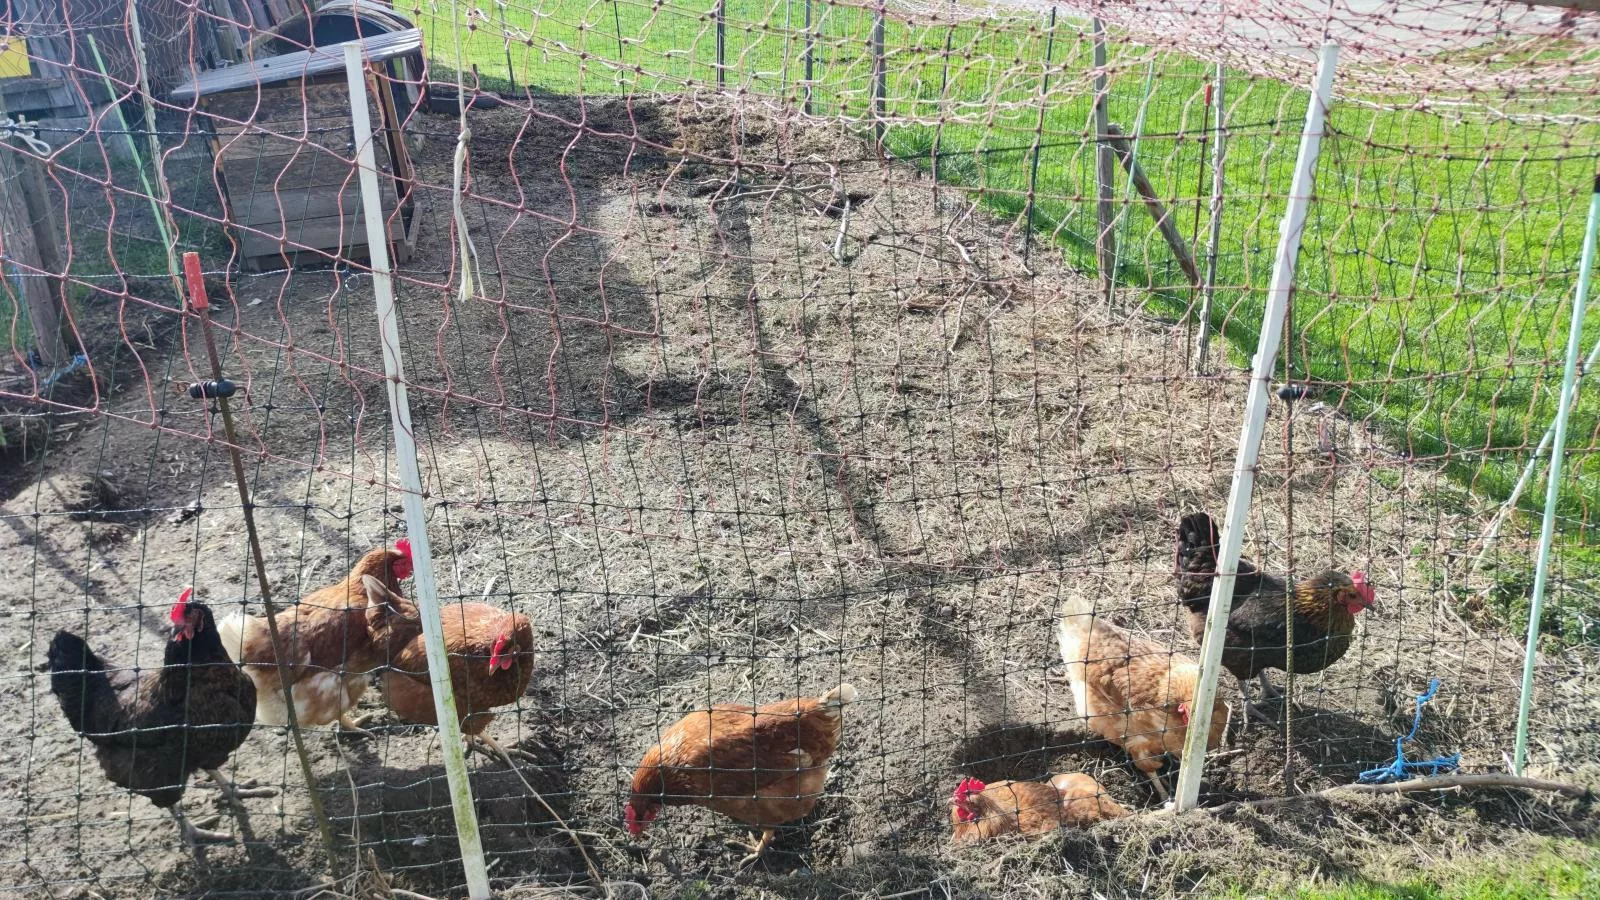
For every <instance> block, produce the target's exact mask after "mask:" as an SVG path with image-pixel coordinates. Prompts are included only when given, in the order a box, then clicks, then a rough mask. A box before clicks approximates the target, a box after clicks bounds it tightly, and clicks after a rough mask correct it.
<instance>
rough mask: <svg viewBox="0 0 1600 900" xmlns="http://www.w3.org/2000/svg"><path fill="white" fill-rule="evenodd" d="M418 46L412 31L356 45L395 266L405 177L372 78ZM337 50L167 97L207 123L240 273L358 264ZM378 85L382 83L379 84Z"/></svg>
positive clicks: (359, 237) (407, 214)
mask: <svg viewBox="0 0 1600 900" xmlns="http://www.w3.org/2000/svg"><path fill="white" fill-rule="evenodd" d="M420 46H421V34H420V32H418V31H416V30H415V29H411V30H410V31H407V32H401V33H397V34H394V35H383V36H379V37H376V38H373V39H371V40H368V41H365V42H364V46H363V50H364V51H365V58H366V60H367V78H366V82H365V85H366V92H365V100H366V103H367V112H368V116H369V118H370V120H371V122H372V128H373V154H374V156H375V158H376V164H377V167H378V188H379V194H380V196H381V203H382V207H383V217H384V221H385V222H386V223H387V228H388V237H389V241H390V245H391V248H392V251H391V254H390V258H391V260H393V261H394V262H395V263H404V262H407V261H408V260H410V258H411V254H412V252H413V251H414V250H415V249H416V239H417V226H418V224H419V218H420V217H419V216H418V210H417V204H416V200H415V197H414V196H413V187H414V184H415V179H414V177H413V174H414V173H413V170H412V166H411V158H410V155H409V153H408V151H407V146H406V141H405V134H404V131H403V125H402V121H401V119H400V116H399V114H398V113H397V111H396V109H395V106H394V100H393V93H392V91H391V90H389V89H388V87H387V82H383V81H382V80H381V79H380V78H379V77H378V73H379V72H380V71H382V70H383V69H382V67H383V63H384V61H385V60H386V59H388V58H391V56H390V54H399V53H404V52H409V51H410V50H414V49H416V48H420ZM342 60H343V47H342V45H340V46H336V47H331V48H318V49H314V50H310V51H301V52H298V53H291V54H284V55H282V56H274V57H267V58H264V59H259V60H256V61H253V62H251V63H246V64H243V65H238V66H233V67H229V68H226V69H218V70H212V71H209V72H205V73H202V74H201V75H200V76H199V77H198V78H197V79H195V81H193V82H190V83H188V84H185V85H183V86H181V87H179V88H178V89H176V90H175V91H173V93H172V97H173V99H174V101H176V102H178V103H184V102H193V103H196V104H197V106H198V109H199V111H200V112H201V113H203V114H204V115H205V116H206V118H207V119H208V120H209V121H210V123H211V130H212V134H213V138H212V150H213V155H214V165H215V168H216V172H217V180H218V183H219V184H220V185H221V186H222V191H223V201H224V203H225V205H226V206H227V210H228V220H229V222H230V223H231V224H232V226H233V231H234V234H235V236H236V237H237V239H238V241H239V246H240V255H241V256H242V257H243V260H244V265H245V266H246V267H248V268H252V269H257V270H259V269H262V268H272V267H277V266H280V265H283V264H284V262H285V261H286V260H287V262H288V264H289V265H296V264H299V263H305V264H309V265H317V264H326V263H327V262H328V261H329V257H332V256H338V257H344V258H356V259H361V258H370V252H369V248H368V246H367V229H366V218H365V215H364V213H363V210H362V206H361V203H362V198H361V182H360V172H359V169H358V167H357V165H356V159H355V156H356V148H355V140H354V130H353V128H352V125H351V118H350V92H349V89H348V87H347V85H346V81H345V75H344V66H343V62H342ZM380 85H382V87H380Z"/></svg>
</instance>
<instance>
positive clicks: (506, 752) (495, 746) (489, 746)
mask: <svg viewBox="0 0 1600 900" xmlns="http://www.w3.org/2000/svg"><path fill="white" fill-rule="evenodd" d="M465 738H466V742H467V752H469V753H470V752H472V751H473V750H476V751H478V752H479V753H483V754H484V755H486V756H491V757H494V758H496V759H499V760H501V761H502V762H504V763H505V764H506V765H508V766H512V768H516V766H514V765H512V763H511V758H512V757H513V756H514V757H516V758H517V759H520V760H522V761H523V762H529V763H533V764H535V765H537V764H538V762H539V757H537V756H534V755H533V754H532V753H529V752H528V751H526V750H518V749H517V748H516V747H511V748H509V749H508V748H506V747H505V746H503V745H502V744H501V743H500V742H499V741H497V740H495V739H494V738H492V737H489V736H488V735H487V734H469V735H465ZM491 751H492V752H491Z"/></svg>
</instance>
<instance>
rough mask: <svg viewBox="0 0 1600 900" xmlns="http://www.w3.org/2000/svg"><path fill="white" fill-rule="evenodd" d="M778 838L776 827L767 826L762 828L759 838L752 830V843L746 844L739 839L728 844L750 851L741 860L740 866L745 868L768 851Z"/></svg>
mask: <svg viewBox="0 0 1600 900" xmlns="http://www.w3.org/2000/svg"><path fill="white" fill-rule="evenodd" d="M777 838H778V830H777V829H776V828H766V829H763V830H762V832H761V837H760V838H759V839H757V838H756V836H755V833H754V832H752V833H751V834H750V840H751V843H748V844H744V843H740V842H738V841H729V842H728V846H729V847H734V848H736V849H739V850H749V851H750V855H749V856H746V857H745V858H744V859H741V860H739V868H741V869H743V868H745V867H746V866H749V865H751V864H752V863H754V862H755V861H756V860H758V859H760V858H761V856H762V854H764V853H766V852H767V850H768V848H770V847H771V846H772V842H773V841H775V840H777Z"/></svg>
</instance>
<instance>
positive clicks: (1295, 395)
mask: <svg viewBox="0 0 1600 900" xmlns="http://www.w3.org/2000/svg"><path fill="white" fill-rule="evenodd" d="M1309 396H1311V385H1309V384H1286V385H1284V386H1283V387H1280V388H1278V399H1279V400H1282V401H1283V402H1285V403H1292V402H1294V401H1296V400H1304V399H1305V398H1307V397H1309Z"/></svg>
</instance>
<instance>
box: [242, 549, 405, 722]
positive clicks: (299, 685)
mask: <svg viewBox="0 0 1600 900" xmlns="http://www.w3.org/2000/svg"><path fill="white" fill-rule="evenodd" d="M409 577H411V543H410V542H409V541H407V540H404V539H401V540H400V541H397V542H396V543H395V549H393V550H389V549H386V548H382V547H380V548H377V549H375V550H370V551H368V552H367V554H366V555H365V556H363V557H361V559H360V560H359V561H357V562H356V565H355V568H353V569H351V570H350V574H349V575H348V576H347V577H346V578H345V579H344V580H342V581H340V582H338V583H337V584H332V585H328V586H327V587H323V588H320V589H318V590H316V591H313V592H311V593H310V594H307V595H306V596H304V597H302V598H301V599H300V602H299V603H298V604H297V605H296V606H295V607H294V608H293V609H291V610H289V611H287V612H286V613H283V614H281V615H279V616H278V636H279V639H280V640H282V641H283V644H284V648H285V653H286V655H287V656H288V659H286V660H285V661H284V662H285V663H286V664H287V665H286V668H287V669H288V675H289V679H290V686H291V690H292V692H293V696H294V712H295V720H296V721H297V722H298V723H299V724H300V725H307V726H309V725H327V724H329V723H332V722H337V723H339V727H340V728H343V729H345V730H347V731H350V732H353V733H355V734H361V735H365V734H366V732H365V731H362V730H361V728H360V726H359V725H358V724H357V723H355V722H352V721H351V720H350V718H349V711H350V710H351V709H352V708H354V707H355V705H356V703H357V702H358V701H359V700H360V699H361V695H362V694H364V693H366V690H367V680H368V677H369V675H370V674H371V673H372V672H373V671H374V670H376V669H378V668H379V667H381V666H383V665H385V664H387V663H388V662H389V660H390V659H391V658H392V657H393V655H394V654H395V652H396V651H398V650H399V649H400V647H402V646H403V645H405V644H406V643H407V642H409V641H411V640H412V639H414V638H415V637H416V636H417V635H418V634H421V633H422V623H421V619H420V618H418V617H417V616H416V615H415V610H414V609H410V607H409V606H406V608H404V609H403V608H402V605H401V604H397V603H396V602H395V601H394V598H395V597H398V596H399V591H398V588H399V584H400V582H401V581H404V580H405V579H407V578H409ZM368 580H370V583H369V582H368ZM407 610H409V614H408V611H407ZM217 630H218V631H219V632H221V635H222V645H223V646H224V647H225V648H227V650H228V654H229V655H230V656H232V657H233V658H234V659H235V660H237V661H238V662H240V663H242V664H243V665H244V671H245V674H246V675H248V676H250V680H251V681H253V682H255V685H256V693H257V696H258V698H259V702H258V704H257V706H256V717H257V719H258V720H259V721H260V722H261V723H262V724H263V725H287V724H288V723H289V711H288V709H287V708H286V707H285V705H284V702H283V683H282V681H281V679H280V675H279V668H278V659H277V657H276V656H275V655H274V654H273V652H272V633H271V632H270V631H269V630H268V628H267V620H266V619H265V618H264V617H259V616H247V615H245V614H244V612H243V611H242V610H241V611H240V612H237V613H235V614H233V615H232V616H229V617H228V618H226V619H223V620H222V622H221V623H220V624H219V625H218V626H217Z"/></svg>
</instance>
